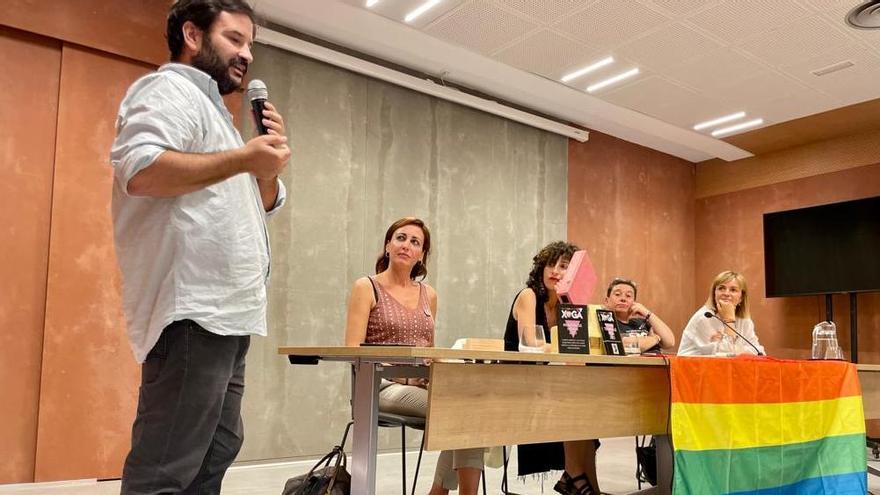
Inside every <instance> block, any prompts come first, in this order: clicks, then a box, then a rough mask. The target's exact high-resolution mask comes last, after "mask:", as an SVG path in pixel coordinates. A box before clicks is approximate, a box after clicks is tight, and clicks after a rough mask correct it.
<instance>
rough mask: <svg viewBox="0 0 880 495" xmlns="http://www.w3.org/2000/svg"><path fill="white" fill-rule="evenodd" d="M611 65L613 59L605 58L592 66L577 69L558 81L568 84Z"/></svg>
mask: <svg viewBox="0 0 880 495" xmlns="http://www.w3.org/2000/svg"><path fill="white" fill-rule="evenodd" d="M613 63H614V57H605V58H603V59H602V60H600V61H598V62H595V63H592V64H590V65H588V66H586V67H584V68H583V69H578V70H576V71H574V72H572V73H571V74H566V75H564V76H562V79H560V81H562V82H568V81H571V80H572V79H577V78H578V77H581V76H583V75H585V74H589V73H590V72H593V71H594V70H596V69H601V68H602V67H605V66H606V65H608V64H613Z"/></svg>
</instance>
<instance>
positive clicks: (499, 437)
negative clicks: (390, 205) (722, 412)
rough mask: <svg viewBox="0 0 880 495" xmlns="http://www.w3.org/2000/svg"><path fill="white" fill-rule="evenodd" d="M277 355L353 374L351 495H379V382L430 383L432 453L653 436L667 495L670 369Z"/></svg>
mask: <svg viewBox="0 0 880 495" xmlns="http://www.w3.org/2000/svg"><path fill="white" fill-rule="evenodd" d="M278 352H279V354H283V355H287V356H288V359H289V360H290V362H291V363H292V364H317V363H318V362H319V361H321V360H325V361H343V362H348V363H351V364H352V365H353V367H354V370H355V378H354V390H353V394H354V397H353V401H352V403H353V416H354V434H353V439H352V441H353V449H352V464H351V469H352V494H353V495H373V494H374V493H375V485H376V444H377V436H378V432H377V415H378V391H379V382H380V379H381V378H393V377H424V376H428V377H429V378H430V380H431V387H430V389H429V394H428V416H427V419H428V421H427V428H426V431H425V448H427V449H428V450H443V449H451V448H471V447H493V446H496V445H514V444H519V443H536V442H548V441H561V440H580V439H587V438H609V437H621V436H634V435H656V436H658V440H659V442H660V444H661V445H660V446H658V478H659V483H658V487H657V488H655V489H653V490H654V491H655V492H656V493H661V494H665V493H669V489H670V486H671V472H672V470H671V452H669V455H663V454H664V453H665V452H667V451H669V450H670V449H668V437H667V436H666V434H667V428H668V425H667V422H668V417H669V400H670V399H669V393H670V391H669V377H668V372H669V368H668V366H667V363H666V361H665V360H664V359H663V358H659V357H615V356H589V355H588V356H582V355H569V354H528V353H518V352H498V351H476V350H457V349H441V348H424V347H384V346H369V347H281V348H279V350H278ZM426 362H427V363H430V366H427V365H426ZM487 363H490V364H487ZM858 369H859V379H860V381H861V383H862V389H863V394H864V395H863V397H864V404H865V417H866V419H880V366H877V365H859V366H858Z"/></svg>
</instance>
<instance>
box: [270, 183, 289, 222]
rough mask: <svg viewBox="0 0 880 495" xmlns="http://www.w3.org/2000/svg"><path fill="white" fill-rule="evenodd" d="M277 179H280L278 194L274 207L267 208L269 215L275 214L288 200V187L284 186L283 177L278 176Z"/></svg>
mask: <svg viewBox="0 0 880 495" xmlns="http://www.w3.org/2000/svg"><path fill="white" fill-rule="evenodd" d="M275 180H277V181H278V195H277V196H275V204H274V205H272V208H270V209H269V210H266V216H267V217H271V216H272V215H274V214H275V213H276V212H277V211H278V210H280V209H281V207H282V206H284V203H286V202H287V188H285V187H284V182H282V181H281V177H276V178H275Z"/></svg>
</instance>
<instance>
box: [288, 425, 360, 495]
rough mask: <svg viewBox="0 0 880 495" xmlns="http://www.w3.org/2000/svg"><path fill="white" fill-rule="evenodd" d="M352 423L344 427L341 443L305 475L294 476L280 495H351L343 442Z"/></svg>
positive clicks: (349, 476)
mask: <svg viewBox="0 0 880 495" xmlns="http://www.w3.org/2000/svg"><path fill="white" fill-rule="evenodd" d="M351 425H352V422H349V423H348V425H346V426H345V433H343V434H342V442H341V443H340V444H339V445H337V446H335V447H333V449H332V450H331V451H330V452H329V453H328V454H327V455H325V456H324V457H322V458H321V460H320V461H318V462H317V464H315V465H314V466H312V469H310V470H309V472H308V473H306V474H301V475H299V476H294V477H293V478H290V479H289V480H287V483H285V484H284V491H283V492H281V494H282V495H349V493H351V475H350V474H349V473H348V470H347V469H346V468H347V464H348V461H347V459H346V457H345V440H346V438H348V431H349V429H351ZM331 463H332V466H331Z"/></svg>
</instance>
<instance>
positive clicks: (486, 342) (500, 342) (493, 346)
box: [452, 338, 504, 351]
mask: <svg viewBox="0 0 880 495" xmlns="http://www.w3.org/2000/svg"><path fill="white" fill-rule="evenodd" d="M452 348H453V349H466V350H469V351H503V350H504V339H479V338H466V339H458V340H456V341H455V344H454V345H453V346H452Z"/></svg>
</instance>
